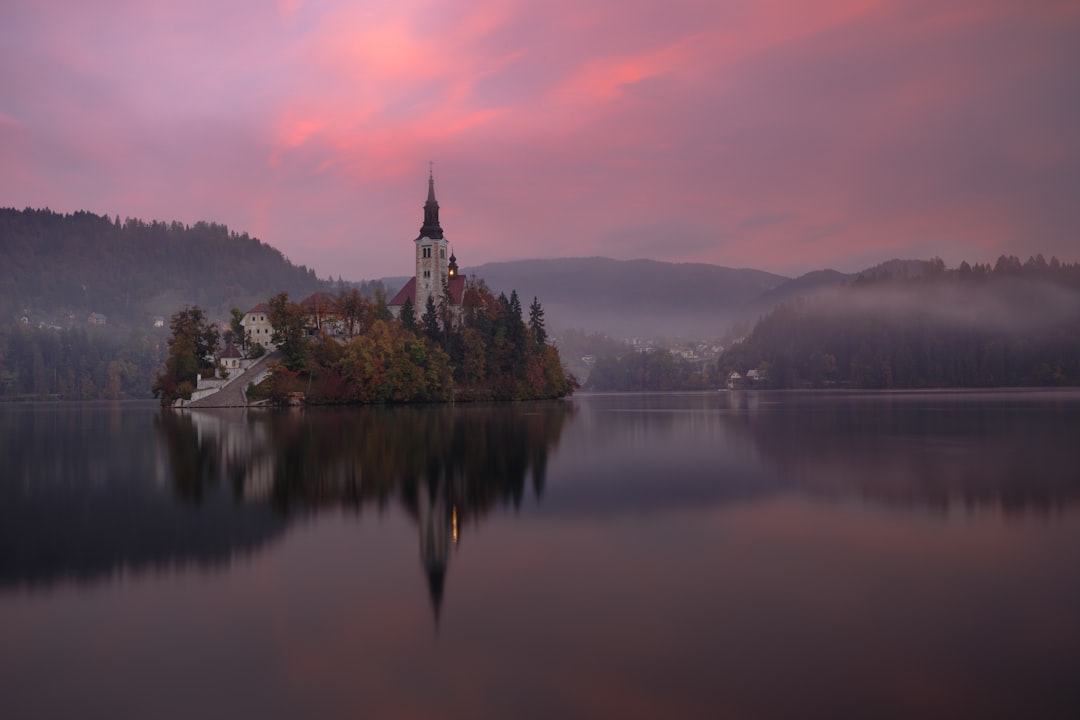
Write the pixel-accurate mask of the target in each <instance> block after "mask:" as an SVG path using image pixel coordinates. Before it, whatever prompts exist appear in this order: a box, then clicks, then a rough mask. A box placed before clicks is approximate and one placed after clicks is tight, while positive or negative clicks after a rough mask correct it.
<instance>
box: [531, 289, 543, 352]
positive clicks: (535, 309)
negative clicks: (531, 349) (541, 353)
mask: <svg viewBox="0 0 1080 720" xmlns="http://www.w3.org/2000/svg"><path fill="white" fill-rule="evenodd" d="M529 330H531V331H532V335H533V340H534V341H535V342H536V344H537V345H540V346H543V345H544V344H546V343H547V330H545V329H544V309H543V308H542V307H540V301H539V300H537V299H536V298H535V297H534V298H533V301H532V305H530V306H529Z"/></svg>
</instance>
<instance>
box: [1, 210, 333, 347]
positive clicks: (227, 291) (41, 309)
mask: <svg viewBox="0 0 1080 720" xmlns="http://www.w3.org/2000/svg"><path fill="white" fill-rule="evenodd" d="M325 286H326V283H324V282H322V281H320V280H319V279H318V278H316V276H315V273H314V271H313V270H310V269H308V268H306V267H304V266H297V265H293V264H292V263H291V262H289V260H287V259H286V258H285V256H284V255H282V254H281V252H280V251H278V250H276V249H274V248H273V247H271V246H269V245H267V244H265V243H263V242H261V241H259V240H258V239H256V238H253V237H250V236H249V235H248V234H247V233H239V234H238V233H236V232H231V231H230V230H229V229H228V227H227V226H225V225H220V224H217V223H207V222H198V223H195V224H194V225H186V224H183V223H180V222H175V221H174V222H168V223H166V222H159V221H153V222H144V221H142V220H137V219H133V218H127V219H126V220H124V221H123V222H121V220H120V218H119V217H115V218H112V219H110V218H108V217H105V216H99V215H95V214H94V213H90V212H76V213H71V214H68V215H62V214H59V213H55V212H52V211H51V210H48V209H43V210H35V209H30V208H27V209H25V210H21V211H19V210H15V209H12V208H3V209H0V323H6V322H8V321H9V319H13V318H16V317H22V316H28V319H29V321H30V323H31V324H34V325H37V324H38V323H39V322H46V323H48V324H52V325H58V326H68V325H71V324H79V323H85V322H86V319H87V315H88V314H89V313H91V312H94V313H100V314H103V315H105V316H106V317H107V319H108V323H109V324H112V325H117V324H118V325H125V326H130V327H136V326H138V327H145V326H147V324H148V323H149V322H150V321H151V319H152V318H153V317H154V316H155V315H160V316H168V315H170V314H171V313H172V312H174V311H175V310H176V309H177V308H179V307H183V306H185V305H198V306H200V307H203V308H206V309H207V311H208V312H209V313H210V314H211V315H212V316H215V317H218V316H225V315H226V314H227V313H228V309H229V307H231V306H232V305H235V304H240V305H243V306H244V307H250V305H252V304H254V303H255V302H257V301H258V300H259V299H263V298H265V297H266V296H267V295H268V294H269V292H271V291H273V290H274V289H286V290H288V291H289V292H292V293H296V294H300V295H306V294H309V293H311V292H315V291H316V290H320V289H324V288H325ZM248 303H250V304H248Z"/></svg>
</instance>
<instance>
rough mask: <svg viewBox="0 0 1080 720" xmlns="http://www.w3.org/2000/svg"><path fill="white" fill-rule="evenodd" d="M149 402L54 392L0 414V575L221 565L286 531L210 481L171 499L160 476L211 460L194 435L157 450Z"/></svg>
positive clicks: (80, 574)
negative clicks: (82, 400) (62, 396)
mask: <svg viewBox="0 0 1080 720" xmlns="http://www.w3.org/2000/svg"><path fill="white" fill-rule="evenodd" d="M157 412H158V411H157V410H156V408H153V406H151V405H149V404H146V405H136V404H131V405H114V406H102V405H90V404H87V405H80V404H72V405H55V404H54V405H41V406H21V407H20V408H18V409H17V410H14V411H5V412H4V413H2V414H0V450H2V452H0V456H2V457H3V458H4V468H3V470H2V471H0V587H3V586H7V585H18V586H30V587H38V586H41V587H47V586H49V585H51V584H52V583H55V582H59V581H64V580H74V581H77V582H94V581H100V580H108V579H111V578H114V577H116V576H117V575H119V574H127V573H133V574H139V573H142V572H146V571H151V570H160V569H165V568H175V567H183V566H190V565H194V566H198V567H204V568H211V567H217V566H221V565H223V564H226V563H229V562H231V561H232V560H233V559H234V558H236V557H237V556H238V555H244V554H247V553H251V552H254V551H255V550H257V549H258V548H260V547H262V546H263V545H265V544H266V543H267V542H270V541H271V540H273V539H274V538H276V537H278V536H280V535H281V534H282V532H283V531H284V528H285V523H284V521H283V519H282V518H281V517H279V516H278V515H276V514H275V513H273V512H271V511H270V510H269V509H268V508H263V507H258V506H248V507H236V506H235V503H234V502H233V501H232V499H231V498H230V497H229V496H228V494H226V493H223V492H220V491H219V488H218V487H217V486H216V485H214V484H212V483H211V484H208V485H200V486H198V492H199V493H201V494H200V497H199V498H198V502H199V506H198V507H197V508H196V507H192V505H191V504H189V503H178V502H176V500H175V496H174V493H173V491H172V490H171V489H170V487H169V483H168V480H167V479H166V478H169V477H171V478H174V479H175V478H178V477H190V476H192V475H199V476H206V475H209V474H211V473H212V468H213V466H214V464H215V460H214V458H213V457H212V456H211V455H209V454H208V453H207V449H206V448H200V447H199V445H198V443H197V442H193V443H192V445H191V447H189V448H188V449H189V450H190V451H191V452H190V454H187V453H185V452H184V451H181V450H180V449H179V448H174V449H173V450H174V451H173V452H172V453H171V457H170V454H166V453H163V452H162V448H161V447H160V446H159V445H158V443H157V442H156V440H157V438H156V435H157V433H156V432H155V424H156V423H155V422H154V421H155V420H156V419H157V418H158V415H157ZM161 417H162V418H163V419H164V416H161ZM188 427H189V428H190V424H189V425H188ZM189 434H190V433H189ZM181 456H184V463H183V467H177V466H176V465H175V464H174V463H175V461H176V460H177V459H178V458H179V457H181ZM191 489H192V487H191V486H188V485H185V484H184V483H181V487H178V488H177V491H178V492H180V493H181V494H184V493H186V492H188V491H189V490H191Z"/></svg>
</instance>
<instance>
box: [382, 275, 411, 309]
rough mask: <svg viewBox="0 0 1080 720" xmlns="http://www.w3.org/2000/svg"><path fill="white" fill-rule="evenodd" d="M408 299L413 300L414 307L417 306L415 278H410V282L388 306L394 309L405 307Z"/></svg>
mask: <svg viewBox="0 0 1080 720" xmlns="http://www.w3.org/2000/svg"><path fill="white" fill-rule="evenodd" d="M406 299H409V300H412V302H413V305H415V304H416V278H414V277H411V278H409V282H407V283H405V287H403V288H401V289H400V290H398V291H397V294H396V295H394V297H392V298H391V299H390V302H388V303H387V305H390V306H393V307H397V306H399V305H404V304H405V300H406Z"/></svg>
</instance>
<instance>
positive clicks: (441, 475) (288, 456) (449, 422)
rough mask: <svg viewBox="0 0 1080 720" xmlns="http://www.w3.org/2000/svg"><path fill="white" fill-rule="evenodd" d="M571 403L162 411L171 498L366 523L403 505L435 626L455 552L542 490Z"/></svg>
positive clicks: (538, 497) (160, 430)
mask: <svg viewBox="0 0 1080 720" xmlns="http://www.w3.org/2000/svg"><path fill="white" fill-rule="evenodd" d="M572 414H573V405H571V404H569V403H564V402H547V403H535V404H517V405H492V406H486V405H470V406H464V407H458V408H454V407H450V406H429V407H387V408H348V409H341V408H313V409H308V410H307V411H304V412H298V411H284V412H265V411H253V412H248V411H246V410H215V411H192V412H190V413H184V414H177V413H171V412H165V413H163V414H162V415H161V416H160V417H159V419H158V424H157V428H158V430H159V432H160V436H161V438H162V442H163V445H164V446H165V447H166V448H167V452H168V456H169V459H170V462H169V469H170V476H171V480H172V485H173V488H174V490H175V492H176V494H177V496H178V497H179V498H180V499H182V500H183V501H188V502H194V503H199V502H201V500H202V498H204V497H205V496H206V495H207V494H208V493H209V492H210V491H211V490H212V489H213V488H216V487H218V486H219V485H221V484H227V485H228V486H229V487H230V488H231V491H232V494H233V496H234V497H235V498H236V499H237V500H238V501H240V502H243V503H255V504H266V505H269V506H270V507H273V508H274V509H275V510H276V511H277V512H278V513H279V514H280V515H282V516H283V517H286V518H287V517H290V516H293V515H295V514H298V513H304V512H308V511H313V510H316V509H318V508H323V507H334V508H346V509H351V510H353V511H355V512H357V513H359V512H360V511H361V510H362V508H364V507H365V506H374V507H377V508H380V509H381V508H385V507H386V506H387V504H388V503H390V502H391V501H394V500H397V501H399V502H400V503H401V505H402V506H403V507H404V508H405V509H406V510H407V512H408V513H409V515H410V516H411V517H412V518H413V519H414V520H415V522H416V524H417V527H418V529H419V535H420V554H421V562H422V564H423V568H424V571H425V574H426V575H427V579H428V587H429V591H430V593H431V602H432V607H433V609H434V612H435V615H436V619H438V615H439V610H440V607H441V604H442V596H443V588H444V584H445V578H446V572H447V565H448V563H449V558H450V553H449V548H450V546H451V545H452V544H455V543H457V542H458V540H459V539H460V537H461V536H462V534H463V533H465V532H467V531H468V530H469V529H470V528H471V527H472V526H474V525H476V524H477V523H478V522H479V521H480V520H481V519H482V518H483V517H484V516H485V515H486V514H487V513H488V512H489V511H490V510H491V509H492V508H494V507H497V506H502V505H508V506H513V507H515V508H516V507H520V505H521V503H522V499H523V498H524V497H525V495H526V493H527V492H529V491H531V492H532V494H533V496H534V497H535V498H536V499H537V500H539V499H540V497H541V496H542V494H543V492H544V484H545V478H546V473H547V457H548V453H549V452H550V451H551V450H552V449H553V448H554V447H555V446H556V445H557V443H558V440H559V436H560V435H561V433H562V429H563V425H564V424H565V423H566V421H567V420H568V419H569V418H570V417H571V415H572Z"/></svg>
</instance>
